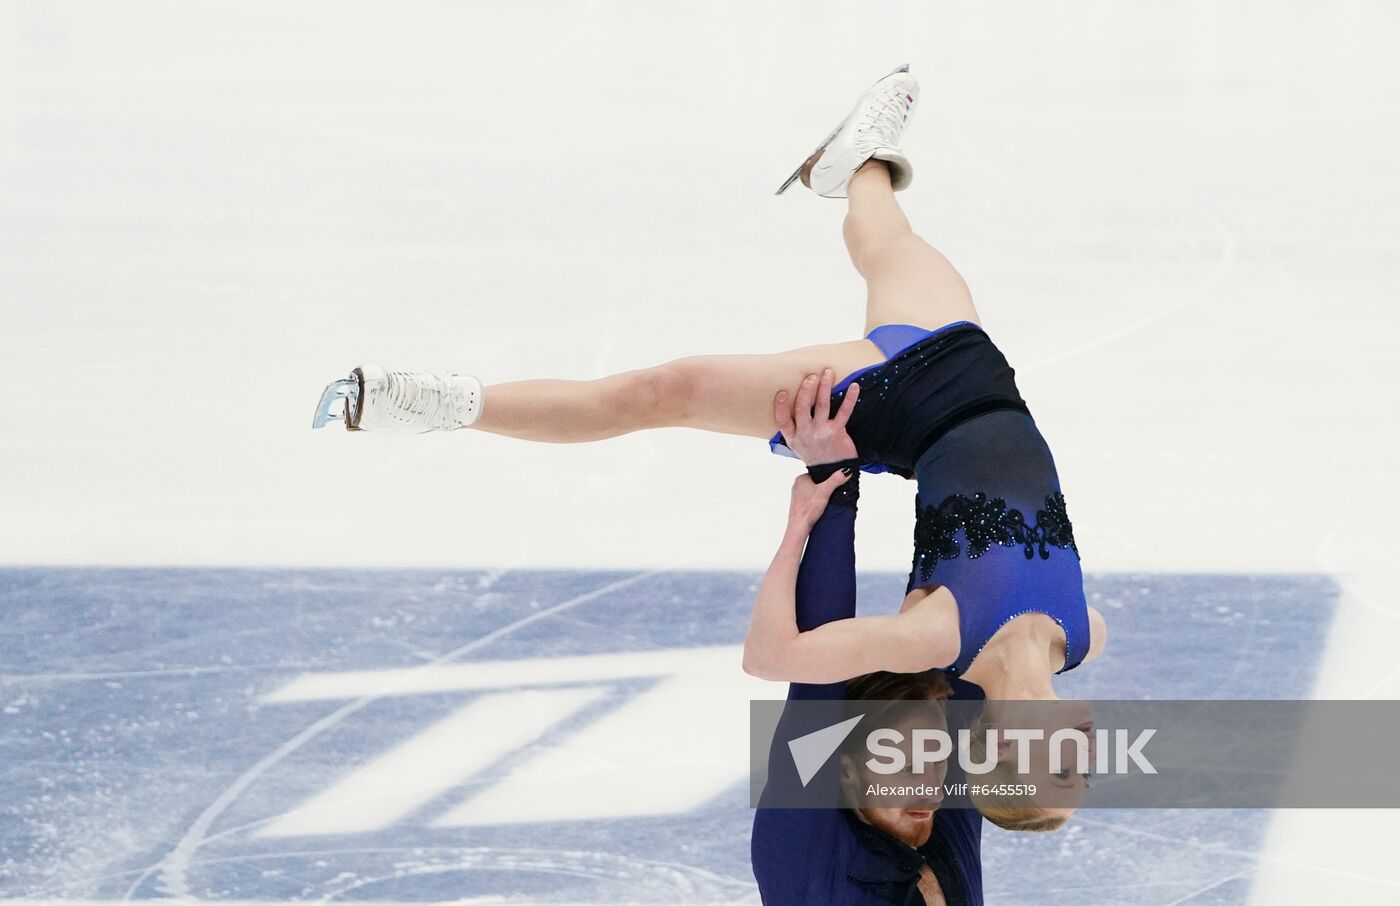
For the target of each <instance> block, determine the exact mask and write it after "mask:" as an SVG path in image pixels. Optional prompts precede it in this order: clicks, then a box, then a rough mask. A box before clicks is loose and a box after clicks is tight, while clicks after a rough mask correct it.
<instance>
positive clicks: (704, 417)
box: [317, 70, 977, 443]
mask: <svg viewBox="0 0 1400 906" xmlns="http://www.w3.org/2000/svg"><path fill="white" fill-rule="evenodd" d="M917 92H918V87H917V83H915V82H914V81H913V80H912V78H911V77H908V76H907V74H906V73H904V72H903V70H899V71H897V72H896V73H893V74H891V76H889V77H886V79H882V80H881V81H880V82H877V83H876V85H875V86H873V87H872V89H871V90H870V91H867V93H866V94H865V95H863V96H862V99H861V102H860V103H859V104H858V105H857V107H856V109H855V110H854V111H853V112H852V114H851V115H850V117H849V118H848V120H847V126H849V129H848V130H846V131H845V132H843V133H842V136H844V137H838V139H837V142H836V143H835V144H833V145H831V146H830V147H829V148H827V149H826V151H824V152H822V153H821V154H820V155H817V156H814V157H813V158H812V159H811V161H809V163H812V164H814V165H816V162H817V160H818V157H821V159H822V160H823V161H825V159H826V155H827V154H830V155H832V156H833V158H834V159H836V160H837V161H838V163H839V162H841V161H844V162H846V163H843V164H841V165H840V166H837V165H836V164H830V165H828V164H827V163H821V164H820V166H821V167H823V168H824V170H823V175H822V178H821V179H820V180H818V182H816V183H809V184H810V185H812V187H813V189H814V190H815V191H818V194H821V195H825V196H827V197H833V198H848V200H849V203H848V209H847V215H846V219H845V224H844V227H843V235H844V237H845V241H846V248H847V250H848V252H849V253H850V257H851V261H852V263H853V264H854V265H855V267H856V270H857V271H858V272H859V273H860V274H861V276H862V277H863V278H864V279H865V283H866V289H867V292H866V332H867V333H868V332H869V331H870V330H872V329H874V328H876V327H880V326H882V325H886V324H912V325H914V326H916V327H922V328H926V329H933V328H937V327H941V326H943V325H945V324H949V323H952V322H954V321H963V320H967V321H976V320H977V311H976V309H975V308H974V307H973V305H972V297H971V295H970V294H969V292H968V289H967V284H966V283H964V282H963V279H962V277H961V276H959V274H958V272H957V271H956V270H954V269H953V266H952V265H951V264H949V263H948V259H946V258H945V257H943V255H941V254H940V253H939V252H938V251H937V250H935V249H934V248H933V247H932V246H930V245H929V244H928V243H927V242H925V241H924V240H922V239H920V238H919V237H918V236H916V235H915V234H914V232H913V230H911V229H910V226H909V221H908V220H907V219H906V218H905V216H904V213H903V211H901V210H900V207H899V204H898V203H897V202H896V201H895V197H894V188H893V186H894V184H895V183H894V182H892V174H891V171H890V169H889V167H890V166H897V167H898V168H899V171H898V172H899V177H898V179H897V180H896V182H898V184H899V185H900V186H901V187H903V186H905V185H908V183H909V181H910V180H911V179H912V168H911V167H910V164H909V162H908V160H907V159H906V158H904V156H903V152H902V151H899V150H898V149H897V148H894V147H893V143H894V142H896V141H897V140H898V137H899V134H900V133H901V131H902V129H903V124H904V121H905V119H906V118H907V114H908V111H909V110H910V109H912V108H911V107H910V106H909V105H910V104H912V102H913V100H914V97H915V95H917ZM843 141H844V142H845V145H842V142H843ZM838 146H840V149H838ZM853 155H854V156H853ZM862 161H863V162H864V163H862ZM845 166H849V168H850V169H843V168H844V167H845ZM807 175H813V172H812V171H811V170H808V171H807ZM807 181H808V180H807V178H806V176H804V182H807ZM883 359H884V354H883V353H882V352H881V351H880V348H879V347H878V346H877V345H876V344H875V343H874V342H872V341H871V340H869V339H860V340H850V341H847V342H844V343H833V344H830V345H825V346H809V347H805V348H802V349H795V350H791V351H789V352H783V353H777V354H774V355H734V356H693V357H690V358H684V359H677V360H676V361H673V362H668V363H666V364H663V365H658V366H656V367H653V368H644V369H640V370H637V371H630V372H626V373H623V374H617V375H612V376H610V377H605V378H600V379H598V380H592V381H566V380H534V381H517V382H514V383H508V384H497V385H494V386H491V387H485V388H483V387H482V386H481V384H480V382H478V381H477V380H476V379H475V378H472V377H469V376H467V375H461V374H445V375H444V374H434V373H428V372H408V371H387V370H385V369H382V368H376V367H375V366H362V367H361V368H359V369H357V370H356V373H355V376H354V377H353V378H352V379H349V380H347V381H340V382H337V384H334V385H332V386H331V387H330V388H327V391H326V394H325V395H323V397H322V407H323V409H322V410H320V411H321V416H320V417H318V418H319V420H318V422H317V423H318V424H324V423H325V421H326V418H324V415H325V414H326V412H327V411H328V410H326V409H325V407H327V406H328V404H329V402H330V401H331V400H332V399H333V398H334V397H335V396H337V395H342V396H346V397H347V398H350V399H353V401H354V405H353V407H352V408H351V409H349V410H348V411H347V415H346V424H347V427H351V428H358V429H364V430H370V431H378V432H384V433H400V434H407V433H421V432H423V431H438V430H454V429H457V428H463V427H470V428H473V429H475V430H479V431H487V432H490V433H493V434H504V435H508V436H511V437H519V438H523V439H526V440H535V441H544V442H552V443H579V442H584V441H594V440H602V439H605V438H609V437H616V436H618V435H622V434H628V433H631V432H633V431H640V430H644V429H647V428H664V427H688V428H698V429H700V430H705V431H714V432H718V433H723V434H739V435H744V436H752V437H765V438H766V437H768V436H770V435H771V434H772V432H773V428H774V425H773V421H772V401H773V396H774V394H775V393H777V392H778V391H780V390H786V391H788V392H789V393H792V394H794V395H795V393H796V391H797V389H798V385H799V384H800V383H801V382H802V380H803V378H804V377H805V376H806V375H809V374H820V373H822V372H823V371H824V370H825V369H830V370H831V372H832V376H833V378H837V379H839V378H841V377H844V376H845V375H848V374H850V373H852V372H854V371H857V370H860V369H861V368H864V367H866V366H868V365H873V364H876V363H878V362H880V361H882V360H883ZM355 381H358V397H355V396H354V395H353V394H354V393H355V390H354V388H353V387H348V386H346V385H351V384H354V383H355Z"/></svg>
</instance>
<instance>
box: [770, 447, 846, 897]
mask: <svg viewBox="0 0 1400 906" xmlns="http://www.w3.org/2000/svg"><path fill="white" fill-rule="evenodd" d="M859 477H860V476H859V475H858V474H857V475H853V476H852V477H851V478H850V479H848V480H847V481H846V483H845V484H844V485H842V486H841V487H840V488H838V489H837V490H836V492H835V493H834V494H832V498H831V501H830V502H829V503H828V504H827V507H826V511H825V512H823V513H822V515H821V518H820V519H818V520H817V524H816V525H815V526H813V527H812V533H811V534H810V535H809V536H808V538H807V547H806V549H805V550H804V551H803V552H802V563H801V565H800V566H799V567H798V570H797V627H798V629H800V630H801V631H803V632H806V631H807V630H809V629H815V628H816V627H818V626H821V625H822V624H823V623H830V622H831V621H833V620H844V619H847V618H849V617H853V616H855V615H856V548H855V525H856V500H857V498H858V496H859V493H860V485H859V481H858V479H859ZM845 697H846V684H845V683H844V682H841V683H825V684H814V683H793V684H791V685H790V686H789V687H788V701H797V700H807V701H812V700H816V701H823V700H825V701H831V702H832V707H835V708H839V707H844V705H842V704H841V703H842V702H844V700H845ZM833 717H834V718H835V719H840V714H834V715H833ZM802 721H803V722H811V721H815V724H814V725H813V726H812V727H811V728H810V729H818V728H819V727H821V726H825V725H826V724H828V723H830V722H831V721H830V720H825V721H824V720H823V719H822V718H821V717H820V715H814V714H810V713H808V714H805V715H804V716H803V718H802ZM807 729H809V728H807V727H804V726H799V725H798V721H796V720H795V719H794V716H793V715H792V714H790V713H786V712H785V713H784V715H783V717H782V719H780V721H779V724H778V732H777V733H776V734H775V735H774V737H773V747H772V749H771V750H770V752H769V756H768V784H767V787H766V789H767V790H768V791H770V792H771V791H772V790H773V789H775V788H782V787H783V786H784V785H787V784H796V783H798V780H797V775H796V771H795V769H794V768H793V765H792V759H791V757H789V755H788V753H787V749H786V747H785V746H784V744H783V740H786V739H791V738H793V737H796V736H800V735H802V733H803V732H804V731H805V730H807ZM833 771H834V767H833V765H832V764H828V765H826V766H825V767H823V769H822V771H821V772H820V773H819V774H818V776H817V778H815V779H814V780H813V781H812V782H813V783H828V782H834V781H835V776H834V774H833ZM828 775H830V776H828ZM844 822H845V819H844V818H842V816H841V813H840V812H839V811H837V810H835V809H782V808H765V807H764V806H763V804H762V800H761V799H760V804H759V807H758V810H757V811H756V812H755V813H754V823H753V837H752V839H751V841H750V846H751V848H750V855H751V858H752V860H753V872H754V878H755V880H757V881H758V890H759V894H760V896H761V897H762V899H763V903H764V906H812V904H814V903H825V902H829V901H830V894H829V893H825V894H823V893H821V892H822V891H830V890H831V889H832V886H833V884H834V883H835V882H836V880H839V881H841V882H843V883H844V880H845V875H844V870H845V869H844V867H843V862H842V858H841V856H840V855H839V851H840V848H841V845H842V840H843V838H844V835H846V834H847V833H848V832H847V831H845V823H844ZM833 879H835V880H833Z"/></svg>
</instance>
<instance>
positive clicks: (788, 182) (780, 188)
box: [773, 63, 909, 195]
mask: <svg viewBox="0 0 1400 906" xmlns="http://www.w3.org/2000/svg"><path fill="white" fill-rule="evenodd" d="M908 71H909V64H908V63H905V64H904V65H903V66H899V67H897V68H895V69H892V70H891V71H890V72H889V73H888V74H886V75H883V76H881V77H880V78H878V79H876V80H875V83H872V84H878V83H880V82H883V81H884V80H885V79H888V78H889V77H890V76H892V75H895V74H896V73H900V72H908ZM867 90H868V89H867ZM844 125H846V120H845V118H844V117H843V118H842V119H841V122H839V123H837V124H836V128H835V129H832V130H831V133H830V134H829V135H827V137H826V138H824V139H822V143H821V144H820V145H817V147H816V148H815V149H814V150H813V151H812V153H811V154H808V155H807V156H806V157H804V158H802V163H800V164H798V165H797V169H796V170H793V171H792V175H791V176H789V177H788V178H787V179H785V180H783V184H782V185H781V186H778V191H776V192H774V193H773V194H774V195H781V194H783V193H784V192H786V191H787V190H788V187H789V186H791V185H792V184H793V183H795V182H797V180H798V179H800V178H801V176H802V168H803V167H805V166H807V161H809V160H811V159H812V158H814V157H816V156H817V155H818V154H821V153H822V152H823V151H825V150H826V146H827V145H829V144H831V143H832V142H834V141H836V136H838V135H840V134H841V127H842V126H844Z"/></svg>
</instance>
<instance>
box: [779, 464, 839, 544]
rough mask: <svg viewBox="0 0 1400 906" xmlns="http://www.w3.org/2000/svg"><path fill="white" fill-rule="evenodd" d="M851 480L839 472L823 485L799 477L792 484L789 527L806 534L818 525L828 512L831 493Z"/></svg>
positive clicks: (804, 476)
mask: <svg viewBox="0 0 1400 906" xmlns="http://www.w3.org/2000/svg"><path fill="white" fill-rule="evenodd" d="M850 478H851V476H850V475H847V474H846V473H845V472H837V473H836V474H834V475H832V476H831V477H830V478H828V479H827V480H826V481H823V482H822V483H821V484H817V483H816V482H815V481H813V480H812V477H811V476H810V475H799V476H797V480H796V481H794V482H793V483H792V501H791V503H789V504H788V527H789V528H790V529H792V530H795V531H799V532H802V533H803V534H806V533H807V532H810V531H811V530H812V526H814V525H816V524H817V520H818V519H820V518H821V517H822V513H824V512H826V504H827V501H829V500H830V499H831V493H832V492H833V491H835V490H836V489H837V488H839V487H841V485H843V484H845V483H846V482H847V481H849V480H850Z"/></svg>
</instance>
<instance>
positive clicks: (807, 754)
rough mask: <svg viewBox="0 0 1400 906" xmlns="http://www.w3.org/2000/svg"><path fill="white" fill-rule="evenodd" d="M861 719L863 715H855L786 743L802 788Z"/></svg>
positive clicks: (815, 774)
mask: <svg viewBox="0 0 1400 906" xmlns="http://www.w3.org/2000/svg"><path fill="white" fill-rule="evenodd" d="M863 717H865V715H864V714H857V715H856V716H855V717H852V718H849V719H848V720H843V721H841V722H840V723H839V724H832V725H831V726H829V727H823V728H822V729H820V730H816V731H814V732H811V733H808V734H807V735H805V736H799V737H797V738H796V739H792V740H789V741H788V751H789V752H791V753H792V763H793V764H794V765H795V766H796V767H797V778H798V779H799V780H801V781H802V786H803V787H806V786H807V784H808V783H809V782H810V781H811V779H812V778H813V777H815V776H817V771H819V770H821V767H822V765H824V764H826V760H827V759H828V758H830V757H831V753H832V752H835V751H836V747H837V746H839V745H841V743H843V742H845V741H846V737H847V736H850V735H851V731H852V730H854V729H855V728H856V724H858V723H860V721H861V718H863Z"/></svg>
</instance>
